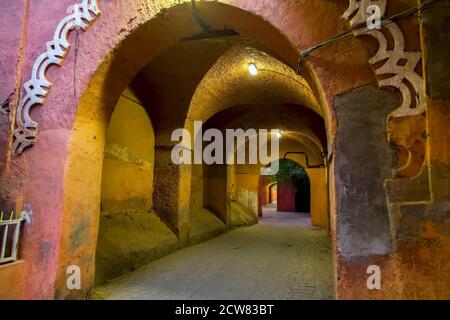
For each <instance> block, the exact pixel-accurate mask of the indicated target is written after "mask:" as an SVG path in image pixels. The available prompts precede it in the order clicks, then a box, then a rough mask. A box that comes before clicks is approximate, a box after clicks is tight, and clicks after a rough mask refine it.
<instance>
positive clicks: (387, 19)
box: [296, 0, 443, 74]
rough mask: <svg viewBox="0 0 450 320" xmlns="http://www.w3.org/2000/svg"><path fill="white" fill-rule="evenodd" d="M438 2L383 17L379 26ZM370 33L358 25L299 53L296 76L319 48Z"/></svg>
mask: <svg viewBox="0 0 450 320" xmlns="http://www.w3.org/2000/svg"><path fill="white" fill-rule="evenodd" d="M440 1H443V0H428V1H425V2H423V3H422V4H421V5H419V6H416V7H413V8H410V9H407V10H405V11H402V12H400V13H397V14H394V15H392V16H389V17H383V18H382V19H381V24H382V25H388V24H390V23H393V22H394V20H398V19H402V18H405V17H408V16H411V15H414V14H415V13H417V12H419V13H420V14H423V12H424V11H426V10H428V9H429V8H430V7H431V6H432V5H433V4H435V3H437V2H440ZM370 31H372V30H369V29H368V28H367V24H366V22H363V23H359V24H357V25H355V26H353V27H352V28H351V29H350V30H348V31H345V32H343V33H341V34H339V35H337V36H335V37H333V38H331V39H328V40H326V41H323V42H321V43H319V44H317V45H315V46H313V47H311V48H308V49H306V50H303V51H302V52H300V56H299V60H298V63H297V68H296V72H297V74H300V72H301V64H302V62H303V60H304V59H305V58H306V57H307V56H309V55H310V54H311V53H312V52H313V51H316V50H318V49H321V48H325V47H328V46H330V45H332V44H335V43H337V42H339V41H341V40H344V39H346V38H348V37H350V36H352V35H353V34H358V35H363V34H365V33H368V32H370Z"/></svg>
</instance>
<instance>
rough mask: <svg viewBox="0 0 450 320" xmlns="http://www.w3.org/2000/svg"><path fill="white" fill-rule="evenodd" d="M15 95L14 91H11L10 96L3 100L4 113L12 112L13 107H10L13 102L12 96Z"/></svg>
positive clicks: (2, 108) (2, 110)
mask: <svg viewBox="0 0 450 320" xmlns="http://www.w3.org/2000/svg"><path fill="white" fill-rule="evenodd" d="M13 95H14V92H13V93H11V94H10V95H9V96H8V98H6V99H5V100H3V101H2V102H1V105H0V112H1V113H4V114H10V113H11V109H10V104H11V98H12V96H13Z"/></svg>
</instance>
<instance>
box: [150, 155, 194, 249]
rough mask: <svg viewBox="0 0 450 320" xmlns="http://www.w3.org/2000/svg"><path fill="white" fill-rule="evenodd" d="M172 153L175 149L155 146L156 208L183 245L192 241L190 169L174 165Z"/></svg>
mask: <svg viewBox="0 0 450 320" xmlns="http://www.w3.org/2000/svg"><path fill="white" fill-rule="evenodd" d="M171 153H172V146H156V147H155V173H154V180H153V181H154V182H153V208H154V210H155V212H156V214H157V215H158V216H159V217H160V218H161V219H162V220H163V221H164V222H165V223H166V224H167V225H168V227H169V228H171V229H172V231H173V232H175V233H176V234H177V236H178V240H179V243H180V245H181V246H183V245H186V244H187V243H188V241H189V201H190V189H191V167H190V166H189V165H180V166H179V165H176V164H174V163H173V162H172V159H171Z"/></svg>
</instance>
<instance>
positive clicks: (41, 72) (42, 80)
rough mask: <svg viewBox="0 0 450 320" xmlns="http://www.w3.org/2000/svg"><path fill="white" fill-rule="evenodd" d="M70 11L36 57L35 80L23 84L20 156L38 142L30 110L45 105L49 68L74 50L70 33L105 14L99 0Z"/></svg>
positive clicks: (17, 133)
mask: <svg viewBox="0 0 450 320" xmlns="http://www.w3.org/2000/svg"><path fill="white" fill-rule="evenodd" d="M68 11H70V12H71V14H70V15H68V16H66V17H65V18H64V19H62V20H61V21H60V22H59V24H58V26H57V27H56V30H55V34H54V36H53V40H52V41H49V42H47V51H46V52H44V53H43V54H41V55H40V56H39V57H38V58H37V59H36V61H35V63H34V65H33V71H32V75H31V79H30V80H29V81H28V82H26V83H25V84H24V85H23V88H24V90H25V96H24V97H23V98H22V100H21V101H20V104H19V106H18V107H17V111H16V119H15V128H14V137H13V139H14V140H13V145H12V148H13V152H14V154H15V155H16V156H18V155H20V154H21V153H22V152H23V151H24V149H25V148H28V147H31V146H33V145H34V144H35V142H36V135H37V129H38V124H37V123H36V122H35V121H33V120H32V119H31V117H30V110H31V108H33V107H34V106H36V105H42V104H43V103H44V101H45V98H46V97H47V95H48V93H49V90H50V88H51V85H52V83H51V82H50V81H48V80H47V79H46V77H45V74H46V72H47V69H48V68H49V67H50V66H51V65H58V66H61V64H62V63H63V61H64V59H65V58H66V56H67V53H68V52H69V49H70V43H69V42H68V40H67V37H68V36H69V33H70V32H71V31H72V30H74V29H77V28H80V29H82V30H84V31H86V30H87V28H88V27H89V26H90V25H91V24H92V23H93V22H94V21H95V20H96V18H97V17H98V16H100V14H101V12H100V10H99V9H98V6H97V0H83V1H82V2H81V3H78V4H75V5H73V6H70V7H69V9H68Z"/></svg>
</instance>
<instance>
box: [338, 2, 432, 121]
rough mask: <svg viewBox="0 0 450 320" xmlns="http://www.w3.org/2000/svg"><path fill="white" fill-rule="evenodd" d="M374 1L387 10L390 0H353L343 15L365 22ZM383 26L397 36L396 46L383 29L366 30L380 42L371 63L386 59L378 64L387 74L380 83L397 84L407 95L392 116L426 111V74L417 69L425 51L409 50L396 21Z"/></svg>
mask: <svg viewBox="0 0 450 320" xmlns="http://www.w3.org/2000/svg"><path fill="white" fill-rule="evenodd" d="M370 5H378V6H379V7H380V9H381V12H382V14H383V15H384V14H385V12H386V0H360V1H358V0H350V6H349V8H348V9H347V11H345V13H344V15H343V16H344V18H345V19H347V20H349V22H350V24H351V25H352V26H355V25H359V24H365V23H366V21H367V18H368V16H369V14H368V13H367V8H368V7H369V6H370ZM350 17H352V18H351V19H350ZM383 28H384V29H383V30H384V31H385V32H389V33H390V35H391V37H392V39H393V40H394V48H393V50H388V42H387V39H386V36H385V35H384V34H383V32H381V31H380V30H370V31H368V32H366V33H364V34H367V35H370V36H372V37H374V38H376V39H377V41H378V44H379V49H378V52H377V54H376V55H375V56H374V57H373V58H372V59H370V60H369V63H370V64H371V65H372V66H374V65H375V64H377V63H379V62H381V61H384V60H386V61H385V63H383V64H382V65H381V66H380V67H378V68H374V69H375V74H376V75H377V76H383V77H382V79H381V80H379V81H378V84H379V86H380V87H394V88H397V89H398V90H400V92H401V94H402V97H403V101H402V104H401V106H400V107H399V108H398V109H396V110H395V111H394V112H393V113H392V114H391V116H392V117H394V118H399V117H409V116H415V115H418V114H421V113H423V112H425V88H424V84H423V79H422V77H421V76H420V75H418V74H417V73H416V72H415V68H416V66H417V64H418V63H419V61H420V58H421V53H420V52H408V51H407V52H405V38H404V36H403V33H402V30H401V29H400V27H399V26H398V25H397V24H396V23H395V22H390V23H389V24H386V25H385V26H384V27H383ZM363 31H367V29H363ZM359 35H361V32H358V33H356V36H359ZM408 84H409V86H408Z"/></svg>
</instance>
